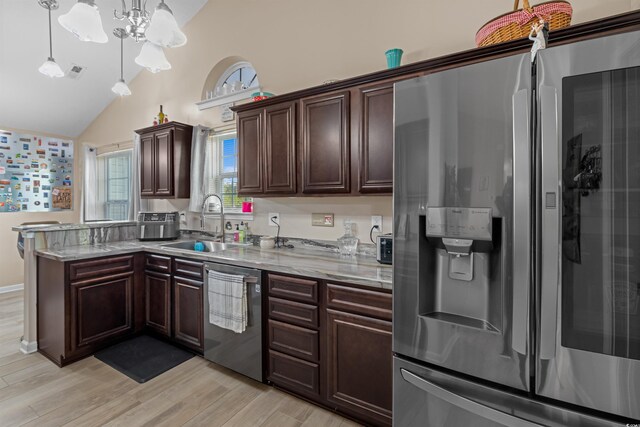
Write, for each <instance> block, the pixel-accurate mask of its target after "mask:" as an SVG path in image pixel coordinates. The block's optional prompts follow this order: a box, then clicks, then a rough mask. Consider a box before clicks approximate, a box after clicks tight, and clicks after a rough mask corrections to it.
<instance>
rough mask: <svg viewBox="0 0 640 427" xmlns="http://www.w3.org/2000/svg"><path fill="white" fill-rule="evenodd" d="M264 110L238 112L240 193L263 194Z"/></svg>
mask: <svg viewBox="0 0 640 427" xmlns="http://www.w3.org/2000/svg"><path fill="white" fill-rule="evenodd" d="M262 120H263V114H262V110H258V111H247V112H245V113H241V114H238V194H243V195H253V194H262V192H263V191H264V185H263V181H262V140H263V129H262Z"/></svg>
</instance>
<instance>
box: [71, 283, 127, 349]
mask: <svg viewBox="0 0 640 427" xmlns="http://www.w3.org/2000/svg"><path fill="white" fill-rule="evenodd" d="M69 290H70V298H71V345H72V349H73V350H75V349H78V348H81V347H83V346H87V345H91V344H93V343H96V342H100V341H102V340H107V339H111V338H116V337H119V336H122V335H126V334H128V333H131V332H132V331H133V272H131V273H126V274H124V275H119V276H114V277H112V278H107V279H96V280H93V281H87V282H77V283H71V285H70V287H69Z"/></svg>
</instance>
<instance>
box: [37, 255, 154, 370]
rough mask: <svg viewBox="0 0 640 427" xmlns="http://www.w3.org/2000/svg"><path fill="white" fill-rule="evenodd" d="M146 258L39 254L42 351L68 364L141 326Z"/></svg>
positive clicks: (38, 302) (130, 333)
mask: <svg viewBox="0 0 640 427" xmlns="http://www.w3.org/2000/svg"><path fill="white" fill-rule="evenodd" d="M141 256H142V255H124V256H116V257H105V258H97V259H90V260H82V261H72V262H60V261H55V260H51V259H48V258H42V257H38V281H37V282H38V283H37V289H38V292H37V307H38V321H37V324H38V350H39V351H40V353H42V354H43V355H45V356H46V357H48V358H49V359H51V360H52V361H54V362H55V363H56V364H58V365H59V366H64V365H67V364H69V363H71V362H73V361H76V360H78V359H81V358H83V357H86V356H89V355H91V354H93V353H95V352H96V351H97V350H100V349H101V348H104V347H106V346H108V345H111V344H113V343H115V342H117V341H118V340H121V339H123V338H125V337H127V336H129V335H132V334H133V333H135V332H137V331H138V330H140V329H141V328H142V326H143V325H142V322H141V314H142V312H143V311H144V303H145V301H144V297H143V289H142V287H143V282H142V280H141V275H140V273H139V271H141V270H138V267H137V266H141V265H142V258H141ZM137 319H140V321H138V320H137Z"/></svg>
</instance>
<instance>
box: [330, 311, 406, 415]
mask: <svg viewBox="0 0 640 427" xmlns="http://www.w3.org/2000/svg"><path fill="white" fill-rule="evenodd" d="M392 374H393V368H392V353H391V322H388V321H385V320H378V319H372V318H369V317H365V316H359V315H356V314H349V313H343V312H340V311H335V310H327V399H328V400H329V402H331V403H332V404H335V405H336V406H337V407H339V408H340V409H342V410H344V411H345V412H348V413H352V414H354V415H355V416H357V417H359V418H360V419H363V420H367V421H369V422H371V423H372V424H376V425H391V391H392V386H393V385H392Z"/></svg>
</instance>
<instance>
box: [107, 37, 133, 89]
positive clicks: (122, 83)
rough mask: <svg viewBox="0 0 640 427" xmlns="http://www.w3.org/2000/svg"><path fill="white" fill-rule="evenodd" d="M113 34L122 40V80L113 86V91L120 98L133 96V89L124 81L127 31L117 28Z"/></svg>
mask: <svg viewBox="0 0 640 427" xmlns="http://www.w3.org/2000/svg"><path fill="white" fill-rule="evenodd" d="M113 34H114V35H115V36H116V37H118V38H119V39H120V80H118V81H117V82H116V84H114V85H113V87H112V88H111V90H112V91H113V93H115V94H117V95H120V96H129V95H131V89H129V86H127V84H126V83H125V81H124V53H123V52H124V39H125V38H126V37H127V31H126V30H125V29H124V28H115V29H114V30H113Z"/></svg>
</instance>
